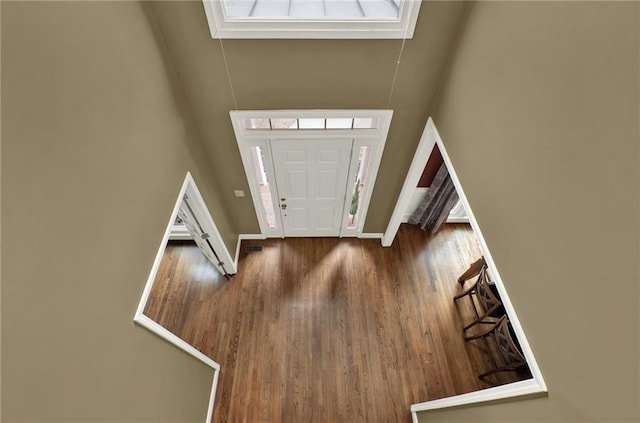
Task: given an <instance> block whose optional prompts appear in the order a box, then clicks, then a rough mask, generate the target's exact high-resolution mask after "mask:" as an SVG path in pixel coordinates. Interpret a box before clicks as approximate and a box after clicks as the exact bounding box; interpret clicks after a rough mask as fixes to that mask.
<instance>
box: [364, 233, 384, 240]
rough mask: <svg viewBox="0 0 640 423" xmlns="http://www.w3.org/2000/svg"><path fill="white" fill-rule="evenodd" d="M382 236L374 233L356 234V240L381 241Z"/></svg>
mask: <svg viewBox="0 0 640 423" xmlns="http://www.w3.org/2000/svg"><path fill="white" fill-rule="evenodd" d="M383 236H384V234H383V233H374V232H368V233H363V234H358V238H360V239H382V237H383Z"/></svg>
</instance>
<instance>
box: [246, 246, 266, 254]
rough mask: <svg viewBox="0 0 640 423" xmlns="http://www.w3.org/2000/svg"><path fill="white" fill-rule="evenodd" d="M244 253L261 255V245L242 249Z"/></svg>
mask: <svg viewBox="0 0 640 423" xmlns="http://www.w3.org/2000/svg"><path fill="white" fill-rule="evenodd" d="M244 251H245V252H247V253H261V252H262V245H249V246H248V247H246V248H245V249H244Z"/></svg>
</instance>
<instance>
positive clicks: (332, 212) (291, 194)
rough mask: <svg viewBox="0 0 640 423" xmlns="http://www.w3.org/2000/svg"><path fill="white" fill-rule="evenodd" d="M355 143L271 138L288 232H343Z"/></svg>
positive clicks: (339, 140) (289, 233)
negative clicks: (352, 149)
mask: <svg viewBox="0 0 640 423" xmlns="http://www.w3.org/2000/svg"><path fill="white" fill-rule="evenodd" d="M352 145H353V142H352V140H350V139H323V140H272V141H271V150H272V154H273V163H274V168H275V175H276V183H277V187H278V194H279V199H280V213H281V216H282V222H283V229H284V236H298V237H304V236H339V235H340V228H341V226H342V225H341V223H342V222H341V220H342V215H343V213H342V212H343V210H344V204H345V192H346V186H347V175H348V171H349V163H350V158H351V148H352ZM283 199H284V200H283Z"/></svg>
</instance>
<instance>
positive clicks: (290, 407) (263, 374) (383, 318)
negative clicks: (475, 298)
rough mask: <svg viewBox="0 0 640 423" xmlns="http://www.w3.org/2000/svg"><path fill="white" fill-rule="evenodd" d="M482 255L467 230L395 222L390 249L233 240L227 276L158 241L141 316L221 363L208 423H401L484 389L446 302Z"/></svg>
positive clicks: (467, 312) (480, 361)
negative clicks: (158, 257)
mask: <svg viewBox="0 0 640 423" xmlns="http://www.w3.org/2000/svg"><path fill="white" fill-rule="evenodd" d="M252 245H253V246H256V245H260V246H262V247H263V251H262V252H251V253H247V252H246V251H245V249H246V247H247V246H252ZM480 255H481V252H480V248H479V246H478V243H477V240H476V238H475V236H474V234H473V232H472V230H471V229H470V227H469V226H468V225H461V224H456V225H445V226H444V228H443V229H442V230H441V231H440V232H439V233H438V234H436V235H433V236H432V235H430V234H427V233H424V232H422V231H420V230H419V229H417V228H415V227H412V226H408V225H402V227H401V228H400V231H399V233H398V237H397V238H396V240H395V242H394V244H393V246H392V247H390V248H382V247H381V246H380V240H359V239H353V238H343V239H334V238H287V239H284V240H282V239H270V240H264V241H250V242H243V244H242V251H241V254H240V261H239V270H238V273H237V274H236V275H235V276H233V278H232V279H231V280H230V281H227V280H225V279H224V278H223V277H222V276H221V275H219V274H218V273H217V272H216V270H215V269H214V268H213V266H210V265H209V264H208V263H207V261H206V259H205V258H204V256H203V255H202V254H201V253H200V252H199V251H198V249H197V247H195V244H192V243H177V244H176V243H170V245H169V246H168V248H167V250H166V252H165V257H164V259H163V261H162V264H161V266H160V270H159V272H158V276H157V278H156V281H155V283H154V286H153V290H152V293H151V296H150V298H149V301H148V303H147V307H146V309H145V314H146V315H147V316H149V317H151V318H152V319H154V320H156V321H157V322H158V323H160V324H161V325H163V326H164V327H166V328H167V329H169V330H170V331H171V332H173V333H175V334H176V335H178V336H179V337H181V338H182V339H184V340H185V341H187V342H188V343H190V344H191V345H193V346H195V347H196V348H198V349H199V350H201V351H202V352H203V353H205V354H206V355H208V356H210V357H211V358H213V359H214V360H216V361H217V362H218V363H220V365H221V368H222V371H221V373H220V379H219V385H218V391H217V397H216V403H215V410H214V419H213V421H214V422H215V423H219V422H406V423H409V422H411V415H410V405H411V404H412V403H416V402H422V401H427V400H433V399H437V398H443V397H447V396H451V395H456V394H462V393H466V392H470V391H475V390H479V389H483V388H486V387H488V386H489V385H487V384H485V383H484V382H481V381H480V380H479V379H478V378H477V374H479V373H482V372H484V371H486V370H487V369H488V368H489V367H490V361H488V357H487V354H486V353H485V352H484V351H483V349H482V343H478V344H476V343H472V342H467V343H465V342H464V341H463V339H462V333H461V327H462V326H463V321H464V322H469V321H470V320H471V317H472V315H471V313H472V312H471V307H470V305H469V307H466V305H468V304H466V302H462V301H461V302H460V304H459V305H458V306H456V305H455V304H454V303H453V300H452V298H453V296H454V295H455V294H456V293H459V292H461V290H462V288H461V287H460V285H459V284H458V283H457V282H456V279H457V277H458V276H459V275H460V274H461V273H462V272H463V271H464V270H465V269H466V268H467V266H468V265H469V264H470V263H471V262H472V261H474V260H476V259H477V258H478V257H480ZM467 283H469V282H467ZM522 377H523V376H519V375H506V376H505V375H502V376H500V379H497V380H496V379H492V380H494V381H495V384H499V383H505V382H509V381H513V380H516V379H517V378H522Z"/></svg>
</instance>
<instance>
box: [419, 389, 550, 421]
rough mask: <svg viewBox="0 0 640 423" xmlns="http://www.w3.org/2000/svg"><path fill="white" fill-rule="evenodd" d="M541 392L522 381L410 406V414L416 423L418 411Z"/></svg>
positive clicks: (541, 390)
mask: <svg viewBox="0 0 640 423" xmlns="http://www.w3.org/2000/svg"><path fill="white" fill-rule="evenodd" d="M541 392H546V390H543V389H541V387H540V385H539V384H538V383H537V382H536V381H535V380H534V379H528V380H522V381H520V382H513V383H510V384H507V385H501V386H496V387H493V388H487V389H483V390H481V391H476V392H469V393H467V394H462V395H455V396H453V397H448V398H441V399H437V400H433V401H426V402H421V403H418V404H412V405H411V414H412V415H413V419H414V421H415V422H417V421H418V417H417V414H416V413H418V412H420V411H428V410H439V409H443V408H451V407H458V406H461V405H469V404H477V403H481V402H488V401H495V400H500V399H506V398H513V397H518V396H523V395H531V394H538V393H541Z"/></svg>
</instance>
